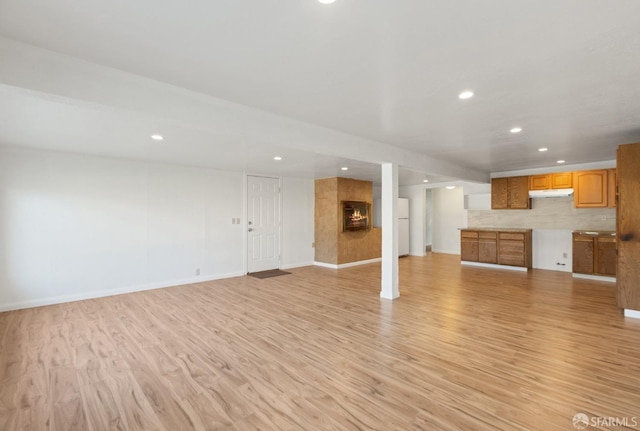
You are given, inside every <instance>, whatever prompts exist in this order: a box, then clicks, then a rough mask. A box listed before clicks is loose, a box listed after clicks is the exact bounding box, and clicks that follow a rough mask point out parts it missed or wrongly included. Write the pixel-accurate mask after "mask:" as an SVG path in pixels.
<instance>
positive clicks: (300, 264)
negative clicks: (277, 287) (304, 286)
mask: <svg viewBox="0 0 640 431" xmlns="http://www.w3.org/2000/svg"><path fill="white" fill-rule="evenodd" d="M314 264H315V262H313V261H312V262H302V263H290V264H289V265H282V266H280V269H293V268H302V267H303V266H313V265H314Z"/></svg>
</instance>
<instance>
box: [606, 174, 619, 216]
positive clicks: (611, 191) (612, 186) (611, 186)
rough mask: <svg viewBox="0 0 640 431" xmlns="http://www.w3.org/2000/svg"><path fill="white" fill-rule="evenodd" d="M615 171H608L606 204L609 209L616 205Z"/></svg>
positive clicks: (616, 176)
mask: <svg viewBox="0 0 640 431" xmlns="http://www.w3.org/2000/svg"><path fill="white" fill-rule="evenodd" d="M616 172H617V171H616V169H615V168H613V169H609V172H608V174H607V175H608V177H609V178H608V179H607V182H608V183H609V192H608V195H609V196H608V202H609V205H608V206H609V207H610V208H615V207H616V203H617V202H618V189H617V184H618V183H617V178H618V175H617V173H616Z"/></svg>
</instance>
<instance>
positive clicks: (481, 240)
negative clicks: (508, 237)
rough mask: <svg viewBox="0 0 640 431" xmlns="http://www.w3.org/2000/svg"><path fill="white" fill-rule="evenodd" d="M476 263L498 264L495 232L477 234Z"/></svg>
mask: <svg viewBox="0 0 640 431" xmlns="http://www.w3.org/2000/svg"><path fill="white" fill-rule="evenodd" d="M478 262H483V263H498V233H497V232H486V231H479V232H478Z"/></svg>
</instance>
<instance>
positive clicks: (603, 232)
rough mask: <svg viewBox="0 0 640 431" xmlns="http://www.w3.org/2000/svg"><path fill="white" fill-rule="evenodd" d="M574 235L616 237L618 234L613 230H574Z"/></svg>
mask: <svg viewBox="0 0 640 431" xmlns="http://www.w3.org/2000/svg"><path fill="white" fill-rule="evenodd" d="M573 233H577V234H580V235H594V236H595V235H601V236H616V233H615V232H614V231H612V230H574V231H573Z"/></svg>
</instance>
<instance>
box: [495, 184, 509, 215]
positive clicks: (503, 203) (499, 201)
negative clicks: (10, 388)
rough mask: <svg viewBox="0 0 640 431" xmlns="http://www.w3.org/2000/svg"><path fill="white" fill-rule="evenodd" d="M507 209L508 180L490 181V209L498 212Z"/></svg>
mask: <svg viewBox="0 0 640 431" xmlns="http://www.w3.org/2000/svg"><path fill="white" fill-rule="evenodd" d="M508 207H509V178H493V179H492V180H491V209H494V210H500V209H507V208H508Z"/></svg>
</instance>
